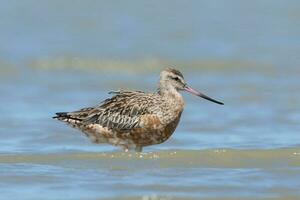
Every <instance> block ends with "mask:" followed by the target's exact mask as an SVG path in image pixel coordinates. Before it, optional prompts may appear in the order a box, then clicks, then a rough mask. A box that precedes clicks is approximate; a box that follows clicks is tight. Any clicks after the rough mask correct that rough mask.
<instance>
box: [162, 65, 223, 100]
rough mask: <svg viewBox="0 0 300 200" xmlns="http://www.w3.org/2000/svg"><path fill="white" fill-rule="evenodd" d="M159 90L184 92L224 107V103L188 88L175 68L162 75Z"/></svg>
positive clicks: (166, 70)
mask: <svg viewBox="0 0 300 200" xmlns="http://www.w3.org/2000/svg"><path fill="white" fill-rule="evenodd" d="M159 90H160V91H161V92H171V93H172V92H178V91H182V90H183V91H187V92H189V93H191V94H193V95H196V96H198V97H201V98H204V99H206V100H209V101H212V102H214V103H217V104H221V105H223V103H222V102H220V101H217V100H215V99H212V98H210V97H208V96H206V95H204V94H202V93H201V92H198V91H196V90H194V89H193V88H191V87H190V86H188V84H187V83H186V81H185V80H184V77H183V75H182V73H181V72H180V71H178V70H176V69H174V68H166V69H165V70H163V71H162V72H161V73H160V79H159Z"/></svg>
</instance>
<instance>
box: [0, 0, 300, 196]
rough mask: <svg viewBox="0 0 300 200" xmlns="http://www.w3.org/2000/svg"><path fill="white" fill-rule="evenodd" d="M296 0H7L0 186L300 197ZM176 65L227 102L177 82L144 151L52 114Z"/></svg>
mask: <svg viewBox="0 0 300 200" xmlns="http://www.w3.org/2000/svg"><path fill="white" fill-rule="evenodd" d="M299 8H300V3H298V1H251V2H250V1H249V2H240V1H218V2H211V1H188V2H185V1H163V2H161V1H151V2H147V1H143V2H141V1H130V2H126V3H125V1H124V2H123V1H44V2H43V3H41V2H39V1H33V0H28V1H22V2H20V1H10V2H4V1H1V7H0V18H1V21H0V28H1V31H0V36H1V37H0V44H1V45H0V94H1V95H0V104H1V106H0V113H1V117H0V136H1V140H0V194H1V195H0V199H51V200H52V199H53V200H54V199H64V200H68V199H78V200H79V199H80V200H81V199H93V200H94V199H126V200H127V199H128V200H129V199H140V200H145V199H149V200H150V199H152V200H154V199H213V200H214V199H244V200H248V199H251V200H252V199H253V200H254V199H299V198H300V190H299V188H300V181H299V180H300V134H299V133H300V125H299V121H300V94H299V91H300V81H299V80H300V79H299V78H300V77H299V74H300V70H299V65H300V60H299V58H298V57H299V56H298V54H299V52H300V44H299V41H300V38H299V35H300V28H299V27H300V26H299V17H300V16H299V14H298V10H299ZM169 65H172V66H176V67H177V68H179V69H180V70H181V71H182V72H183V74H184V75H185V79H186V80H187V82H188V83H189V84H190V85H191V86H193V87H194V88H195V89H197V90H200V91H202V92H204V93H205V94H207V95H209V96H211V97H214V98H216V99H218V100H221V101H223V102H224V103H225V105H224V106H219V105H216V104H212V103H210V102H207V101H205V100H202V99H198V98H196V97H193V96H190V95H188V94H183V95H184V99H185V101H186V106H185V110H184V113H183V115H182V119H181V122H180V124H179V126H178V128H177V129H176V132H175V133H174V134H173V136H172V137H171V138H170V139H169V140H168V141H167V142H165V143H163V144H160V145H156V146H150V147H148V148H145V150H144V151H145V152H144V153H142V154H135V153H132V152H131V153H123V152H120V150H119V149H117V148H115V147H111V146H109V145H96V144H91V143H90V142H89V140H88V139H87V138H86V137H85V136H84V135H82V134H81V133H80V132H79V131H77V130H74V129H71V128H69V127H67V126H65V125H64V124H62V123H60V122H57V121H55V120H53V119H51V117H52V116H53V114H54V113H55V112H58V111H72V110H76V109H78V108H81V107H85V106H92V105H96V104H98V103H99V102H101V101H102V100H103V99H105V98H107V97H109V96H110V95H109V94H108V92H109V91H111V90H116V89H118V88H129V89H137V90H146V91H154V90H155V89H156V83H157V80H158V75H159V72H160V70H161V69H162V68H164V67H165V66H169Z"/></svg>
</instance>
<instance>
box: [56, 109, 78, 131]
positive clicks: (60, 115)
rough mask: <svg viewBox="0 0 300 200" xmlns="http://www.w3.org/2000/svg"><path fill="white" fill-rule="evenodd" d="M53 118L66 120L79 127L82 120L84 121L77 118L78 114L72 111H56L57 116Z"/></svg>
mask: <svg viewBox="0 0 300 200" xmlns="http://www.w3.org/2000/svg"><path fill="white" fill-rule="evenodd" d="M52 118H53V119H57V120H59V121H62V122H66V123H67V124H69V125H70V126H72V127H74V128H79V126H81V121H82V119H80V118H77V117H76V116H74V115H72V113H68V112H58V113H56V116H54V117H52Z"/></svg>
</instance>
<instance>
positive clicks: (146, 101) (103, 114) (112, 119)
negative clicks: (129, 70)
mask: <svg viewBox="0 0 300 200" xmlns="http://www.w3.org/2000/svg"><path fill="white" fill-rule="evenodd" d="M114 94H115V96H113V97H111V98H109V99H106V100H104V101H103V102H102V104H100V105H99V106H97V107H95V108H94V110H92V111H90V113H89V115H88V116H87V117H86V118H85V119H84V120H83V123H97V124H100V125H101V126H103V127H107V128H109V129H120V130H125V129H133V128H140V127H141V126H140V123H139V122H140V117H141V116H143V115H145V114H152V112H151V109H148V108H149V106H150V107H151V105H155V102H154V99H155V98H149V95H153V94H148V93H144V92H140V91H125V90H121V91H118V92H114Z"/></svg>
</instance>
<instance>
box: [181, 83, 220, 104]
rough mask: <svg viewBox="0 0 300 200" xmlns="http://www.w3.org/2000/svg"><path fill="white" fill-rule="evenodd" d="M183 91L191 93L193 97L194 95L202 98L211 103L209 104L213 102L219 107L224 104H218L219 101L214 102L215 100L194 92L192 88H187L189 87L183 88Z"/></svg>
mask: <svg viewBox="0 0 300 200" xmlns="http://www.w3.org/2000/svg"><path fill="white" fill-rule="evenodd" d="M184 90H185V91H187V92H189V93H191V94H193V95H196V96H198V97H201V98H203V99H206V100H208V101H211V102H214V103H217V104H220V105H224V103H222V102H220V101H217V100H215V99H212V98H210V97H209V96H206V95H205V94H202V93H200V92H198V91H196V90H194V89H193V88H191V87H189V86H186V87H185V88H184Z"/></svg>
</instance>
